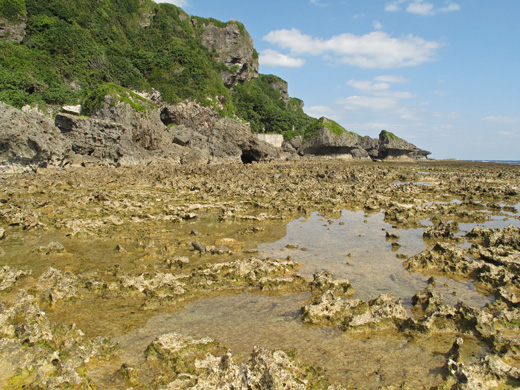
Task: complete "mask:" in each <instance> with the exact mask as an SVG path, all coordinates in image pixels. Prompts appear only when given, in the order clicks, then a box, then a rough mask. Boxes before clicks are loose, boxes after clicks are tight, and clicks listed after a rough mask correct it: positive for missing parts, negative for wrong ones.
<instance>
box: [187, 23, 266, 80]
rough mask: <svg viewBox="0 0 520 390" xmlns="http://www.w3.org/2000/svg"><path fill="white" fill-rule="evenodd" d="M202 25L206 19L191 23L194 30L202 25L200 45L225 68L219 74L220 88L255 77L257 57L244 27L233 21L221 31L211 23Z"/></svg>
mask: <svg viewBox="0 0 520 390" xmlns="http://www.w3.org/2000/svg"><path fill="white" fill-rule="evenodd" d="M206 22H207V20H206V19H202V20H201V19H198V18H193V19H192V23H193V24H194V26H196V27H200V26H199V25H200V24H203V33H202V44H203V45H204V46H206V47H207V48H208V50H209V51H210V52H212V53H215V56H216V60H217V62H218V63H220V64H223V65H224V66H225V67H226V68H227V69H223V70H221V71H220V77H221V78H222V81H223V82H224V85H226V86H227V87H230V86H232V85H234V84H237V83H243V82H244V81H249V80H251V79H253V78H254V77H257V76H258V68H259V65H260V64H259V61H258V53H257V52H256V51H255V48H254V42H253V39H252V38H251V36H250V35H249V33H248V32H247V31H246V29H245V28H244V26H243V25H242V24H241V23H240V22H237V21H235V20H232V21H229V22H227V23H226V25H225V26H224V27H221V26H218V25H216V24H215V23H213V22H212V21H210V22H209V23H206Z"/></svg>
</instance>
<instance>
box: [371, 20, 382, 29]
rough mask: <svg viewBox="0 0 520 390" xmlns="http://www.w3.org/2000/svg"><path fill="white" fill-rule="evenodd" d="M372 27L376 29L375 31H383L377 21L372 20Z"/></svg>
mask: <svg viewBox="0 0 520 390" xmlns="http://www.w3.org/2000/svg"><path fill="white" fill-rule="evenodd" d="M372 26H373V27H374V28H375V29H376V30H382V29H383V25H382V24H381V23H379V22H378V21H377V20H374V23H372Z"/></svg>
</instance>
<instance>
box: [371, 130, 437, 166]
mask: <svg viewBox="0 0 520 390" xmlns="http://www.w3.org/2000/svg"><path fill="white" fill-rule="evenodd" d="M429 154H431V153H430V152H428V151H426V150H422V149H419V148H418V147H417V146H415V145H413V144H411V143H410V142H407V141H405V140H403V139H401V138H399V137H396V136H395V135H394V134H392V133H389V132H387V131H385V130H383V131H381V133H379V156H380V158H383V159H385V158H391V159H399V158H403V157H408V158H411V159H414V160H420V159H425V158H427V157H428V155H429Z"/></svg>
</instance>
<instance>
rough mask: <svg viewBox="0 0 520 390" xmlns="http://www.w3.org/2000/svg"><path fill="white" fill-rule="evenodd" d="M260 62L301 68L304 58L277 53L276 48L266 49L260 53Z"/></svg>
mask: <svg viewBox="0 0 520 390" xmlns="http://www.w3.org/2000/svg"><path fill="white" fill-rule="evenodd" d="M260 64H262V65H267V66H284V67H287V68H301V67H302V66H303V65H305V60H304V59H302V58H294V57H291V56H288V55H285V54H282V53H279V52H277V51H276V50H271V49H267V50H263V51H262V52H261V53H260Z"/></svg>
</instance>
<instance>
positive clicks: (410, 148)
mask: <svg viewBox="0 0 520 390" xmlns="http://www.w3.org/2000/svg"><path fill="white" fill-rule="evenodd" d="M321 122H322V127H321V129H320V131H319V132H318V134H317V135H316V136H315V137H313V138H311V139H310V140H309V141H307V142H305V143H304V144H303V145H300V146H299V147H298V152H299V153H300V154H302V155H305V154H310V155H316V156H331V157H335V158H342V159H355V160H369V159H372V160H384V159H402V158H405V159H414V160H417V159H425V158H427V156H428V155H429V154H431V153H430V152H427V151H425V150H422V149H419V148H418V147H417V146H415V145H413V144H411V143H409V142H407V141H405V140H403V139H401V138H399V137H397V136H395V135H394V134H392V133H390V132H388V131H386V130H383V131H381V133H380V134H379V139H376V138H371V137H368V136H366V137H361V136H360V135H359V134H356V133H353V132H350V131H346V130H345V129H343V128H342V127H341V126H340V125H339V124H337V123H336V122H334V121H332V120H330V119H327V118H321Z"/></svg>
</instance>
